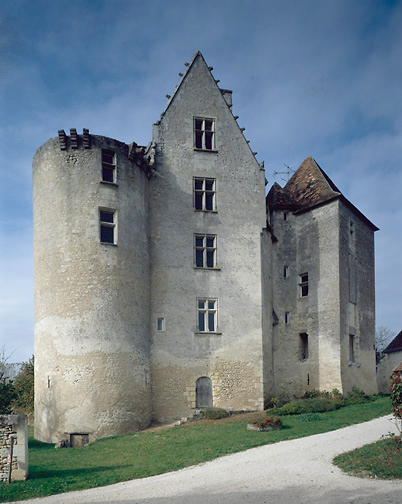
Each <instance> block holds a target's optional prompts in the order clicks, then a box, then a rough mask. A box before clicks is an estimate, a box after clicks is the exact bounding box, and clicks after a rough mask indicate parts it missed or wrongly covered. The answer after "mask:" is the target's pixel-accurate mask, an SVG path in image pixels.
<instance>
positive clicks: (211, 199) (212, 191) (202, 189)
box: [194, 178, 216, 212]
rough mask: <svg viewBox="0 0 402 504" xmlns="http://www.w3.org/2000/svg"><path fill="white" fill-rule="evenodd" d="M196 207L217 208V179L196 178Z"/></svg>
mask: <svg viewBox="0 0 402 504" xmlns="http://www.w3.org/2000/svg"><path fill="white" fill-rule="evenodd" d="M194 208H195V209H196V210H203V211H210V212H211V211H214V210H216V181H215V179H213V178H195V179H194Z"/></svg>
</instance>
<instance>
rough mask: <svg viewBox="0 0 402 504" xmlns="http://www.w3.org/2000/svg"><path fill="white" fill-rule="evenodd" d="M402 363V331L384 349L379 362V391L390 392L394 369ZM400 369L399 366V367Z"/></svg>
mask: <svg viewBox="0 0 402 504" xmlns="http://www.w3.org/2000/svg"><path fill="white" fill-rule="evenodd" d="M401 365H402V331H400V332H399V333H398V334H397V335H396V336H395V338H394V339H393V340H392V341H391V343H390V344H389V345H388V346H387V347H386V348H385V349H384V350H383V351H382V355H381V358H380V361H379V362H378V363H377V385H378V391H379V392H382V393H383V394H389V393H390V386H391V381H390V377H391V375H392V373H393V371H394V370H395V369H396V368H398V366H401ZM398 369H399V368H398Z"/></svg>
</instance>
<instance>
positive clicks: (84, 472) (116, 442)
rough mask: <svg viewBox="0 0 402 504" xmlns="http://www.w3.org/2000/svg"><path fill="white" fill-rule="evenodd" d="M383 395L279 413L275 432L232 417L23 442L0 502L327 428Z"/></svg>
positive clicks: (363, 417) (155, 470) (358, 415)
mask: <svg viewBox="0 0 402 504" xmlns="http://www.w3.org/2000/svg"><path fill="white" fill-rule="evenodd" d="M390 411H391V405H390V399H389V398H388V397H381V398H378V399H377V400H376V401H374V402H369V403H365V404H359V405H357V404H356V405H352V406H346V407H344V408H341V409H339V410H336V411H329V412H326V413H308V414H303V415H293V416H284V417H282V421H283V428H282V430H280V431H271V432H256V431H249V430H247V429H246V424H247V421H248V420H249V419H251V418H256V417H263V416H264V414H263V413H262V412H261V413H252V414H244V415H237V416H236V417H229V418H224V419H222V420H203V421H199V422H193V423H189V424H185V425H182V426H179V427H169V428H162V429H150V430H147V431H142V432H137V433H134V434H127V435H122V436H117V437H112V438H107V439H102V440H99V441H96V442H95V443H93V444H91V445H88V446H84V447H82V448H74V449H72V448H60V449H58V450H56V449H55V448H54V445H53V444H46V443H41V442H39V441H36V440H34V439H33V437H32V432H31V436H30V440H29V473H30V474H29V476H30V477H29V479H28V480H27V481H21V482H13V483H12V484H10V485H7V484H6V483H3V484H1V486H0V502H7V501H15V500H22V499H28V498H32V497H42V496H45V495H51V494H56V493H62V492H68V491H72V490H80V489H84V488H92V487H98V486H103V485H109V484H112V483H117V482H119V481H125V480H129V479H134V478H144V477H147V476H152V475H155V474H161V473H164V472H169V471H175V470H177V469H181V468H183V467H187V466H190V465H194V464H198V463H200V462H205V461H207V460H212V459H214V458H216V457H220V456H222V455H226V454H229V453H235V452H239V451H242V450H246V449H247V448H253V447H255V446H260V445H265V444H270V443H276V442H278V441H283V440H286V439H295V438H300V437H305V436H310V435H312V434H318V433H321V432H327V431H331V430H335V429H339V428H341V427H346V426H348V425H352V424H355V423H360V422H364V421H367V420H371V419H373V418H376V417H379V416H382V415H386V414H388V413H390Z"/></svg>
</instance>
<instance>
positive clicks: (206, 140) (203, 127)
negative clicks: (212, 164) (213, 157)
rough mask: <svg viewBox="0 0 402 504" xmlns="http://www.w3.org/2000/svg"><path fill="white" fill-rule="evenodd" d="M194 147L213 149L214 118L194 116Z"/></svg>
mask: <svg viewBox="0 0 402 504" xmlns="http://www.w3.org/2000/svg"><path fill="white" fill-rule="evenodd" d="M194 147H195V148H196V149H202V150H214V149H215V120H214V119H207V118H202V117H194Z"/></svg>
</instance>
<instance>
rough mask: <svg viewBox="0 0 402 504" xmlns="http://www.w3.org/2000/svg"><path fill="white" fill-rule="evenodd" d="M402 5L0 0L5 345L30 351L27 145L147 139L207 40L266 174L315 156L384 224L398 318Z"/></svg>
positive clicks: (385, 313)
mask: <svg viewBox="0 0 402 504" xmlns="http://www.w3.org/2000/svg"><path fill="white" fill-rule="evenodd" d="M401 26H402V1H391V0H390V1H380V0H304V1H294V0H293V1H292V0H273V1H271V0H265V1H258V0H247V1H239V0H204V1H203V2H200V1H192V0H172V1H169V0H163V1H161V0H154V1H151V0H149V1H145V0H144V1H141V2H140V1H137V0H131V1H130V0H113V1H112V0H109V1H106V0H104V1H100V0H91V1H90V0H70V1H68V2H66V1H61V0H46V1H45V0H2V2H1V4H0V117H1V121H0V147H1V148H0V169H1V176H2V184H1V188H0V206H1V213H2V215H3V217H5V218H4V219H2V226H1V227H0V243H1V247H0V279H1V285H2V289H1V294H0V296H1V302H0V348H1V346H3V345H5V346H6V348H7V349H8V350H9V351H14V354H13V356H12V360H14V361H20V360H27V359H28V358H29V357H30V356H31V355H32V353H33V273H32V182H31V166H32V157H33V155H34V153H35V151H36V149H37V148H38V147H39V146H40V145H41V144H43V143H44V142H45V141H46V140H48V139H49V138H51V137H55V136H57V131H58V130H59V129H65V131H66V132H68V131H69V129H70V128H77V130H78V132H81V131H82V128H89V130H90V133H93V134H100V135H105V136H110V137H112V138H117V139H119V140H121V141H124V142H127V143H128V142H131V141H133V140H134V141H136V142H137V143H138V144H142V145H146V144H147V143H148V142H149V141H150V139H151V130H152V123H154V122H155V121H157V120H158V119H159V116H160V113H161V112H162V110H163V108H164V106H165V104H166V97H165V95H166V94H172V92H173V90H174V87H175V85H176V84H177V82H178V80H179V76H178V73H179V72H183V70H184V69H185V67H184V62H186V61H190V60H191V58H192V56H193V54H194V53H195V52H196V51H197V50H200V51H201V52H202V53H203V55H204V57H205V59H206V61H207V63H208V64H209V65H210V66H213V67H214V71H213V74H214V77H215V78H216V79H220V83H219V85H220V87H222V88H227V89H232V90H233V92H234V93H233V100H234V105H233V113H234V114H235V115H239V116H240V119H239V121H238V122H239V124H240V126H241V127H246V131H245V135H246V137H247V138H248V139H249V140H250V146H251V147H252V150H253V151H257V152H258V155H257V159H258V160H259V161H260V162H261V161H262V160H264V161H265V168H266V176H267V178H268V180H269V183H270V185H271V184H272V183H273V182H278V183H280V184H281V185H283V184H284V183H285V182H284V181H283V180H282V178H283V177H284V178H285V179H286V175H284V174H278V175H274V172H278V171H279V172H281V171H284V169H285V165H288V166H290V167H291V168H292V169H293V170H295V169H297V167H298V166H299V165H300V164H301V162H302V161H303V160H304V159H305V158H306V157H307V156H309V155H311V156H313V157H314V158H315V159H316V161H317V162H318V163H319V164H320V166H321V167H322V168H323V169H324V170H325V171H326V173H327V174H328V175H329V176H330V177H331V179H332V180H333V181H334V183H335V184H336V185H337V186H338V187H339V188H340V190H341V191H342V192H343V194H344V195H345V196H346V197H347V198H348V199H349V200H350V201H352V203H354V204H355V205H356V206H357V207H358V208H359V209H360V210H361V211H362V212H363V213H364V214H365V215H366V216H367V217H368V218H369V219H370V220H371V221H372V222H374V224H376V225H377V226H378V227H379V228H380V229H381V230H380V231H379V232H377V233H376V286H377V290H376V300H377V314H376V316H377V325H378V326H386V327H388V328H389V329H390V330H391V331H392V332H393V333H395V334H396V333H397V332H399V331H400V330H401V329H402V204H401V201H402V96H401V95H402V91H401V89H402V87H401V82H402V30H401Z"/></svg>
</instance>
